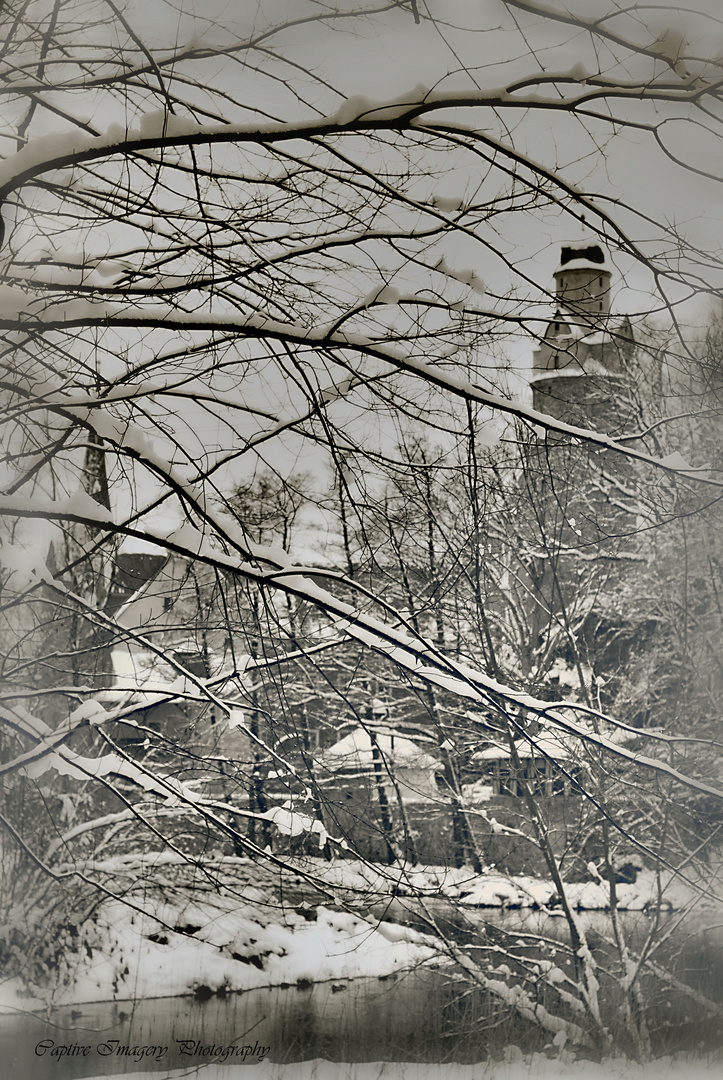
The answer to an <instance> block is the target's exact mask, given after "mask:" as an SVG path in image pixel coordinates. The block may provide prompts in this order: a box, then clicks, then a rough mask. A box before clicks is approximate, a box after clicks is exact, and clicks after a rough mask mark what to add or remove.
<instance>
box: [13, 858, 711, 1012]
mask: <svg viewBox="0 0 723 1080" xmlns="http://www.w3.org/2000/svg"><path fill="white" fill-rule="evenodd" d="M129 860H130V862H129ZM176 860H177V857H176V856H175V855H173V854H171V853H163V854H159V853H156V854H155V855H153V856H150V855H149V856H140V855H139V856H128V857H124V858H122V859H118V860H115V861H114V863H113V866H111V865H110V864H108V865H104V866H103V867H101V864H98V865H97V866H96V867H95V869H96V870H100V869H103V870H105V872H106V873H108V872H110V871H113V872H115V873H116V874H117V875H119V874H120V873H121V871H122V872H123V873H125V874H126V875H127V877H128V880H135V881H136V882H137V881H139V880H140V879H142V878H145V879H146V881H148V872H149V871H151V870H152V871H153V874H155V875H158V874H159V873H162V874H165V875H167V879H166V884H165V885H164V886H163V887H156V888H153V887H145V888H144V889H143V890H140V889H138V888H135V889H131V890H130V891H129V892H128V894H127V899H128V900H129V901H130V902H131V904H132V905H133V906H129V905H128V904H127V903H124V902H121V901H119V900H118V901H107V902H105V903H104V904H103V905H101V907H100V908H99V909H98V911H97V913H96V915H95V916H94V919H93V920H92V921H89V922H87V923H85V924H84V925H83V926H82V927H81V928H80V932H79V934H78V935H77V937H75V938H73V939H72V940H70V941H69V942H68V948H67V950H65V953H64V956H63V959H62V964H63V967H62V970H60V971H59V972H58V973H57V978H56V979H55V980H53V981H51V980H47V981H45V982H42V981H41V980H40V979H39V978H38V979H37V980H36V982H35V983H32V982H31V983H30V985H28V984H27V983H26V984H24V985H23V984H22V983H21V982H20V980H19V979H14V980H6V981H5V982H0V1011H8V1010H13V1009H16V1008H21V1009H24V1010H28V1009H36V1008H40V1007H43V1006H45V1007H47V1006H48V1005H51V1006H60V1005H71V1004H79V1003H82V1002H89V1001H113V1000H116V1001H118V1000H124V999H129V998H135V999H136V1000H137V999H142V998H152V997H169V996H177V995H182V994H193V993H206V994H208V993H218V992H219V991H220V992H221V993H223V992H231V991H238V990H249V989H253V988H255V987H260V986H278V985H284V984H291V985H293V984H296V983H298V982H301V983H302V984H303V983H306V982H320V981H325V980H332V979H345V980H346V979H354V978H360V977H365V976H375V977H379V976H388V975H391V974H393V973H395V972H401V971H404V970H407V969H409V968H411V967H413V966H415V965H418V964H420V963H432V962H434V963H437V964H442V963H445V960H444V958H443V957H442V956H441V955H440V953H439V951H438V947H437V945H436V944H435V940H434V939H433V938H432V937H431V936H427V935H425V934H423V933H421V932H420V931H418V930H415V929H411V928H410V927H407V926H402V925H399V924H398V923H396V922H391V921H387V920H386V919H385V918H384V905H385V904H386V903H387V902H388V901H389V900H390V898H391V897H394V898H395V902H396V900H397V899H398V898H404V897H412V898H415V899H414V900H413V901H412V900H410V901H409V903H408V904H407V906H409V904H411V905H412V907H414V906H415V905H417V904H418V903H419V901H420V900H421V903H422V904H423V903H424V898H428V899H438V900H439V899H442V900H445V899H446V900H449V901H455V902H457V903H460V904H461V905H464V906H465V907H467V908H471V907H489V908H501V907H505V908H511V907H519V908H523V909H525V908H528V909H529V908H545V907H546V906H547V905H548V904H550V903H554V901H555V897H554V888H553V886H552V885H551V883H550V882H546V881H541V880H537V879H534V878H529V877H523V876H512V877H510V876H504V875H501V874H495V873H490V872H488V873H485V874H483V875H479V876H476V875H473V874H472V873H471V872H470V871H469V870H465V869H453V868H452V869H449V868H442V867H426V868H421V867H412V868H409V867H406V868H405V867H387V866H380V865H378V866H374V865H371V864H367V863H363V862H361V861H354V860H343V861H342V860H339V861H336V862H333V863H326V862H324V861H323V860H321V859H300V860H295V861H292V860H290V864H291V866H292V869H293V868H294V867H295V868H296V869H297V870H299V871H300V873H301V874H302V875H303V874H305V873H310V874H312V875H313V876H314V878H315V879H317V880H319V879H321V881H322V882H323V886H324V888H325V891H326V897H327V899H325V900H324V899H322V901H321V902H319V894H318V893H317V894H316V896H315V897H313V896H312V902H311V903H306V902H303V901H302V902H300V900H299V892H298V889H299V883H300V882H302V884H303V878H302V876H297V877H295V878H293V881H294V882H295V883H296V889H297V891H296V893H295V894H294V893H293V892H291V893H290V892H289V883H288V881H287V883H286V885H284V886H283V887H281V888H279V886H278V884H277V889H279V891H277V892H276V893H274V891H273V890H271V889H270V888H269V883H268V879H267V881H266V882H265V884H261V885H260V887H258V886H254V885H250V884H248V879H249V877H250V878H252V879H253V877H254V875H257V876H258V875H259V874H260V872H261V871H260V869H259V868H256V867H254V866H253V865H251V864H248V863H246V861H245V860H234V859H222V860H220V863H219V864H218V866H217V867H216V870H217V872H219V873H222V872H223V874H224V875H225V876H224V881H225V882H226V884H227V885H228V883H229V881H232V880H233V876H232V875H233V873H234V872H235V871H241V870H244V869H245V873H246V883H245V884H238V883H237V886H236V887H221V888H214V887H212V886H211V884H210V882H209V881H208V880H205V879H203V878H201V879H200V880H199V881H196V882H195V884H194V883H187V884H186V886H183V885H182V884H179V881H180V877H179V876H180V875H181V872H182V870H183V869H184V867H183V864H182V863H179V864H178V866H176V865H175V862H176ZM229 875H231V876H229ZM278 880H279V882H280V881H281V879H278ZM568 892H569V896H570V899H571V901H572V904H573V906H576V907H578V908H579V909H581V910H595V909H600V908H604V907H605V906H606V904H607V903H608V900H609V891H608V886H607V885H606V884H604V883H602V882H600V881H595V880H591V881H587V882H581V883H578V884H571V885H569V886H568ZM618 895H619V902H620V906H621V908H623V909H625V908H627V909H628V910H640V909H641V908H643V907H645V906H646V905H647V904H651V903H655V901H656V895H657V882H656V879H655V876H654V875H653V874H652V873H649V872H643V873H641V874H639V875H638V879H637V881H636V882H635V883H634V884H628V885H619V886H618ZM665 896H666V902H667V903H672V904H674V905H675V906H676V907H677V906H682V905H683V904H684V903H685V902H686V901H687V900H689V899H690V897H691V890H690V888H689V887H688V886H686V885H679V884H676V883H673V884H672V885H671V886H670V887H669V888H668V889H667V890H666V893H665ZM349 903H351V904H352V906H353V910H352V911H340V910H336V908H337V907H343V906H346V905H348V904H349ZM380 904H381V905H382V912H383V914H382V916H381V918H380V917H379V911H380ZM372 911H374V914H370V912H372Z"/></svg>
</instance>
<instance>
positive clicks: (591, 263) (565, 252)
mask: <svg viewBox="0 0 723 1080" xmlns="http://www.w3.org/2000/svg"><path fill="white" fill-rule="evenodd" d="M570 270H592V271H594V272H596V273H608V274H609V273H610V264H609V262H608V254H607V251H606V250H605V248H604V247H603V245H602V244H601V243H600V242H599V241H598V240H595V239H593V238H592V237H588V238H586V239H584V240H569V241H567V242H566V243H564V244H563V245H562V246H561V248H560V263H559V265H558V267H557V269H556V270H555V275H557V274H564V273H567V272H568V271H570Z"/></svg>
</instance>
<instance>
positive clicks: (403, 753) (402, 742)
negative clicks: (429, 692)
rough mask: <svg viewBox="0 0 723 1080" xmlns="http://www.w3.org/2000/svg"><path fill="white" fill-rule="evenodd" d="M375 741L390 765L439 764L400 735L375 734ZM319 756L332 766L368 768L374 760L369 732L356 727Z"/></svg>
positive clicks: (419, 766)
mask: <svg viewBox="0 0 723 1080" xmlns="http://www.w3.org/2000/svg"><path fill="white" fill-rule="evenodd" d="M376 742H377V746H378V747H379V750H380V751H381V753H382V754H383V755H384V757H385V759H386V761H387V762H388V763H389V764H393V765H397V766H401V767H402V768H408V769H434V768H437V767H438V765H439V762H438V761H437V760H436V759H435V758H433V757H431V755H430V754H427V753H425V751H424V750H422V749H421V748H420V747H419V746H417V744H416V743H413V742H412V741H411V739H405V738H404V737H403V736H400V735H394V734H392V733H388V734H377V735H376ZM320 758H321V760H322V761H324V762H326V764H328V765H329V766H331V767H334V768H344V767H346V768H368V767H370V766H371V765H372V763H373V760H374V759H373V755H372V740H371V736H370V734H369V732H368V731H365V730H364V729H363V728H361V727H356V728H354V730H353V731H351V732H349V734H348V735H346V736H345V737H344V738H343V739H341V740H340V741H339V742H338V743H335V744H334V745H333V746H330V747H329V748H328V749H327V750H324V751H322V753H321V754H320Z"/></svg>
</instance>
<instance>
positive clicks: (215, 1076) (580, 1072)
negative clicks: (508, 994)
mask: <svg viewBox="0 0 723 1080" xmlns="http://www.w3.org/2000/svg"><path fill="white" fill-rule="evenodd" d="M509 1049H510V1051H512V1053H508V1057H509V1058H511V1059H512V1060H509V1061H507V1062H499V1061H487V1062H481V1063H480V1064H477V1065H457V1064H455V1063H453V1062H452V1063H449V1064H423V1063H418V1062H404V1061H402V1062H398V1061H369V1062H362V1063H347V1062H335V1061H320V1060H316V1061H302V1062H290V1063H288V1064H278V1063H275V1062H271V1061H262V1062H260V1063H259V1064H258V1065H255V1066H254V1067H253V1072H252V1075H253V1077H254V1080H528V1078H529V1080H561V1078H566V1077H567V1078H569V1080H611V1078H613V1077H615V1078H619V1080H680V1078H681V1077H685V1080H719V1078H720V1075H721V1062H720V1061H718V1062H716V1061H698V1060H695V1059H694V1058H688V1057H685V1058H683V1057H665V1058H659V1059H658V1060H657V1061H652V1062H650V1063H649V1064H647V1065H636V1064H633V1063H631V1062H629V1061H626V1060H625V1059H623V1058H610V1059H608V1060H607V1061H604V1062H602V1064H597V1063H595V1062H592V1061H574V1060H568V1061H565V1060H564V1057H563V1058H562V1059H558V1058H555V1059H549V1058H546V1057H544V1056H543V1055H542V1054H533V1055H532V1056H530V1057H523V1056H522V1054H519V1052H518V1054H515V1053H514V1051H515V1049H516V1048H515V1047H510V1048H509ZM153 1075H154V1076H155V1077H157V1080H175V1078H178V1080H181V1077H183V1078H184V1080H194V1078H195V1077H201V1076H202V1077H203V1080H232V1078H233V1077H234V1076H238V1072H237V1071H236V1070H234V1069H233V1068H232V1067H231V1066H228V1065H208V1064H206V1065H198V1066H197V1067H196V1068H191V1069H174V1070H172V1071H171V1072H163V1073H154V1074H153ZM148 1076H149V1074H148V1073H147V1072H146V1073H127V1074H125V1080H148ZM92 1080H104V1078H100V1077H97V1078H95V1077H94V1078H92Z"/></svg>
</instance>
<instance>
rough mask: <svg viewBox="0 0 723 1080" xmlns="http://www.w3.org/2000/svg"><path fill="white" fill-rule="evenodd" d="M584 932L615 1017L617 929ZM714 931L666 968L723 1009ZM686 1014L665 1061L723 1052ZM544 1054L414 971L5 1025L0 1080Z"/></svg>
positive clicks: (595, 918)
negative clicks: (507, 1051)
mask: <svg viewBox="0 0 723 1080" xmlns="http://www.w3.org/2000/svg"><path fill="white" fill-rule="evenodd" d="M395 904H396V907H395V908H393V909H390V907H389V905H387V907H386V909H385V913H384V914H385V917H386V918H393V919H394V918H396V919H397V920H398V921H400V922H413V921H414V913H412V912H409V911H408V910H405V905H404V902H403V901H401V900H400V901H399V902H395ZM427 911H428V914H429V913H430V912H429V908H428V909H427ZM434 916H435V918H436V919H437V921H438V923H441V924H444V925H445V927H446V929H447V931H448V932H450V933H453V936H456V937H457V938H458V940H460V941H462V940H465V939H467V938H469V939H470V940H473V939H474V940H476V942H477V943H478V944H479V943H480V942H481V941H483V940H484V941H486V942H487V944H488V946H489V947H490V948H492V949H494V948H495V944H496V942H498V941H499V940H502V939H500V938H499V935H500V934H501V933H504V931H510V932H512V934H515V935H519V934H521V935H523V939H524V940H522V941H518V942H517V944H518V946H523V949H522V952H527V951H528V950H529V952H528V956H529V958H530V959H533V958H534V957H536V956H539V954H540V943H539V940H538V935H539V936H543V937H545V938H547V939H548V941H549V940H550V939H552V940H553V941H555V942H560V943H564V942H565V941H566V938H567V931H566V924H565V920H564V919H562V918H558V917H551V916H550V915H549V914H546V913H544V912H530V911H514V912H513V911H508V912H505V911H493V910H485V911H470V912H469V913H466V912H461V911H459V909H457V911H456V912H454V910H453V908H452V905H449V904H444V905H437V909H436V911H435V912H434ZM417 918H418V915H417ZM666 919H667V926H666V929H673V926H674V924H676V923H677V916H674V915H673V916H667V917H666ZM580 920H581V922H582V923H583V924H584V926H585V929H586V931H587V932H588V934H589V939H590V944H591V947H593V949H594V951H595V953H596V955H597V957H598V959H599V960H600V961H601V969H599V970H600V976H601V980H602V982H601V993H602V994H603V996H604V997H605V998H606V999H607V1003H608V1005H609V1006H610V1008H611V1009H613V1011H615V1010H616V1008H617V1006H616V993H617V989H618V988H617V986H616V983H615V981H613V980H609V979H607V978H606V977H605V975H604V974H603V972H604V969H605V967H606V966H607V964H606V960H608V959H610V956H611V954H610V953H609V952H608V951H607V947H606V946H605V940H604V939H605V938H608V937H609V932H610V923H609V919H608V918H607V917H606V916H605V915H604V914H602V913H596V912H590V913H584V914H583V913H581V915H580ZM624 921H625V924H626V931H627V933H628V938H629V941H630V943H631V945H632V947H633V949H635V948H637V947H639V946H640V945H641V944H642V943H643V941H644V940H645V938H646V936H647V932H648V930H649V928H650V918H649V917H648V916H646V915H644V914H643V913H629V914H628V915H627V916H625V920H624ZM713 921H714V920H712V919H710V918H709V919H706V918H705V912H703V911H701V912H699V913H698V915H697V917H696V918H693V919H688V920H686V924H685V927H684V928H677V929H676V931H675V933H674V934H673V935H672V936H671V938H670V940H669V942H668V944H667V947H666V951H665V953H664V954H659V955H658V956H657V957H656V959H657V960H658V961H659V962H662V964H663V965H664V966H667V967H669V968H672V970H673V971H674V973H675V974H676V975H677V976H678V977H679V978H683V979H685V980H686V981H687V980H690V981H691V982H692V983H693V985H695V986H696V988H697V989H698V990H700V991H702V992H703V993H705V994H707V995H708V996H709V997H712V998H714V999H716V1000H718V1001H722V1000H723V926H721V925H720V924H718V925H717V926H716V925H710V923H711V922H713ZM706 923H707V924H708V925H706ZM508 940H509V939H508ZM563 950H564V944H563ZM518 951H520V950H519V949H518ZM548 951H549V946H548ZM553 952H554V950H553ZM476 956H477V958H478V960H481V959H482V955H481V954H480V953H477V954H476ZM560 962H564V961H560ZM644 989H645V991H646V997H647V1000H648V1004H651V1003H652V1001H653V998H654V996H655V993H657V990H656V989H655V988H654V987H653V985H652V984H650V985H648V986H647V987H645V988H644ZM690 1004H691V1002H690V1001H688V1000H686V999H684V998H682V997H678V998H677V999H671V998H670V996H668V998H667V1000H666V1001H665V1002H663V1001H662V999H661V1005H660V1008H659V1009H657V1010H654V1011H656V1012H657V1017H656V1019H655V1023H654V1028H655V1034H656V1041H657V1045H658V1047H659V1052H661V1053H664V1052H666V1051H667V1052H670V1051H671V1050H676V1049H680V1050H683V1049H688V1050H696V1049H697V1048H700V1047H701V1046H702V1045H705V1046H707V1047H708V1048H712V1047H713V1046H714V1045H716V1044H720V1042H721V1034H722V1033H721V1025H720V1018H719V1017H716V1016H714V1015H710V1014H709V1013H706V1012H705V1010H703V1011H701V1010H697V1014H696V1009H695V1008H693V1009H692V1010H689V1005H690ZM665 1009H667V1010H668V1011H667V1012H666V1011H665ZM689 1012H690V1013H691V1015H690V1016H688V1013H689ZM689 1021H690V1022H689ZM545 1042H546V1039H545V1037H544V1036H543V1035H541V1033H540V1031H539V1030H538V1029H537V1028H535V1027H533V1026H532V1025H531V1024H529V1023H527V1022H525V1021H522V1020H521V1019H520V1018H519V1016H517V1015H516V1014H512V1015H510V1012H509V1010H507V1009H506V1008H504V1007H503V1006H502V1005H501V1004H500V1001H499V1000H498V999H497V998H495V997H494V996H493V995H491V994H488V993H484V992H482V991H476V990H475V991H470V987H469V985H468V984H467V983H462V982H460V981H459V979H452V978H450V976H449V974H448V973H445V972H444V971H442V970H417V971H413V972H410V973H408V974H406V975H400V976H398V977H393V978H390V979H357V980H354V981H352V982H349V981H346V982H342V981H339V982H332V983H320V984H317V985H313V986H303V987H302V986H288V987H267V988H261V989H256V990H251V991H247V992H246V993H240V994H229V995H227V996H225V997H218V996H215V995H214V996H212V997H210V998H209V999H208V1000H205V1001H199V1000H196V999H194V998H191V997H184V998H157V999H152V1000H146V1001H139V1002H133V1001H130V1002H128V1001H126V1002H114V1003H109V1002H106V1003H99V1004H88V1005H80V1006H76V1007H75V1008H70V1007H68V1008H65V1009H58V1010H55V1011H54V1012H53V1013H52V1015H51V1017H50V1018H49V1019H47V1018H43V1019H41V1018H39V1017H34V1016H23V1017H0V1063H2V1065H1V1066H0V1072H2V1075H3V1076H5V1075H7V1076H9V1077H12V1078H13V1080H46V1078H48V1080H50V1078H51V1077H52V1080H75V1078H82V1077H86V1076H93V1075H99V1074H102V1075H123V1074H125V1073H128V1072H139V1071H148V1072H152V1071H161V1070H163V1071H165V1070H167V1069H172V1068H183V1067H184V1066H186V1067H188V1066H191V1065H198V1064H200V1063H203V1062H210V1061H224V1060H225V1061H226V1063H227V1064H229V1066H231V1070H230V1071H229V1078H230V1077H231V1076H234V1075H236V1073H235V1070H232V1066H233V1065H234V1064H241V1063H243V1064H252V1063H255V1062H258V1061H260V1060H264V1059H266V1058H268V1059H270V1060H272V1061H302V1060H308V1059H310V1058H326V1059H328V1060H332V1061H379V1060H387V1061H436V1062H444V1061H456V1062H461V1063H464V1062H474V1061H482V1060H485V1059H486V1058H487V1057H488V1056H490V1055H492V1056H498V1055H499V1054H500V1053H501V1051H502V1050H503V1049H504V1047H505V1046H506V1045H509V1044H510V1043H515V1044H516V1045H518V1046H520V1047H521V1048H522V1049H523V1050H524V1051H525V1052H529V1051H532V1050H540V1049H542V1048H543V1047H544V1045H545ZM63 1047H65V1048H66V1052H65V1053H63V1051H62V1048H63Z"/></svg>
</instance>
